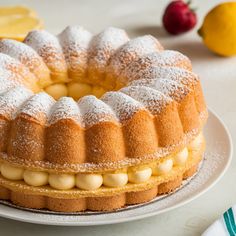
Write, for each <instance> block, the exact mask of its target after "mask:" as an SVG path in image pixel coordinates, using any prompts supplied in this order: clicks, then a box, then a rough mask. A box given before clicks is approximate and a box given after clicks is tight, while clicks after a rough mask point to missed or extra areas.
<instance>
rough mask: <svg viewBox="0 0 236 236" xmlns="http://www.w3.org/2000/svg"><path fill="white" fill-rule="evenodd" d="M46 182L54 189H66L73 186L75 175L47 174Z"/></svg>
mask: <svg viewBox="0 0 236 236" xmlns="http://www.w3.org/2000/svg"><path fill="white" fill-rule="evenodd" d="M48 182H49V184H50V186H51V187H53V188H55V189H59V190H68V189H71V188H73V187H74V186H75V176H74V175H72V174H49V179H48Z"/></svg>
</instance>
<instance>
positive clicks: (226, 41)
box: [198, 2, 236, 56]
mask: <svg viewBox="0 0 236 236" xmlns="http://www.w3.org/2000/svg"><path fill="white" fill-rule="evenodd" d="M198 33H199V35H200V36H201V37H202V39H203V42H204V44H205V45H206V46H207V47H208V48H209V49H210V50H211V51H213V52H215V53H217V54H219V55H222V56H233V55H236V2H225V3H222V4H219V5H217V6H216V7H214V8H213V9H212V10H211V11H210V12H209V13H208V14H207V15H206V16H205V19H204V21H203V24H202V26H201V28H200V29H199V30H198Z"/></svg>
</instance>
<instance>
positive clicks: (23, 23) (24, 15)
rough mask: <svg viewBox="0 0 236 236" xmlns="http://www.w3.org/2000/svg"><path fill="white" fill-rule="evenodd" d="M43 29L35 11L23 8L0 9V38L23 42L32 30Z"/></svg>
mask: <svg viewBox="0 0 236 236" xmlns="http://www.w3.org/2000/svg"><path fill="white" fill-rule="evenodd" d="M41 28H43V23H42V21H41V20H40V19H39V18H37V14H36V12H35V11H33V10H31V9H29V8H27V7H23V6H15V7H0V38H11V39H16V40H19V41H22V40H24V38H25V36H26V35H27V33H28V32H29V31H31V30H33V29H41Z"/></svg>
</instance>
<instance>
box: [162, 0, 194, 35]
mask: <svg viewBox="0 0 236 236" xmlns="http://www.w3.org/2000/svg"><path fill="white" fill-rule="evenodd" d="M190 3H191V1H189V2H187V3H186V2H184V1H182V0H176V1H172V2H171V3H170V4H169V5H168V6H167V7H166V9H165V12H164V15H163V18H162V21H163V25H164V27H165V29H166V30H167V31H168V32H169V33H170V34H181V33H184V32H187V31H189V30H191V29H192V28H193V27H194V26H195V25H196V23H197V16H196V14H195V12H194V11H193V10H192V9H191V8H190Z"/></svg>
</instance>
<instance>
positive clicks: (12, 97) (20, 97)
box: [0, 86, 33, 119]
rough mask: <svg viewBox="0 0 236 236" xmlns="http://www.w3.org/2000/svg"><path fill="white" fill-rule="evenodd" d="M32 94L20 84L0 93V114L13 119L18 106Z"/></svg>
mask: <svg viewBox="0 0 236 236" xmlns="http://www.w3.org/2000/svg"><path fill="white" fill-rule="evenodd" d="M32 95H33V93H32V92H31V91H30V90H28V89H26V88H24V87H20V86H19V87H16V88H13V89H10V90H9V91H7V92H5V93H2V94H0V114H1V115H3V116H4V117H6V118H8V119H13V118H14V115H15V113H16V112H17V110H18V109H19V107H20V106H21V105H22V104H23V103H24V102H25V101H26V100H27V99H28V98H29V97H30V96H32Z"/></svg>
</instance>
